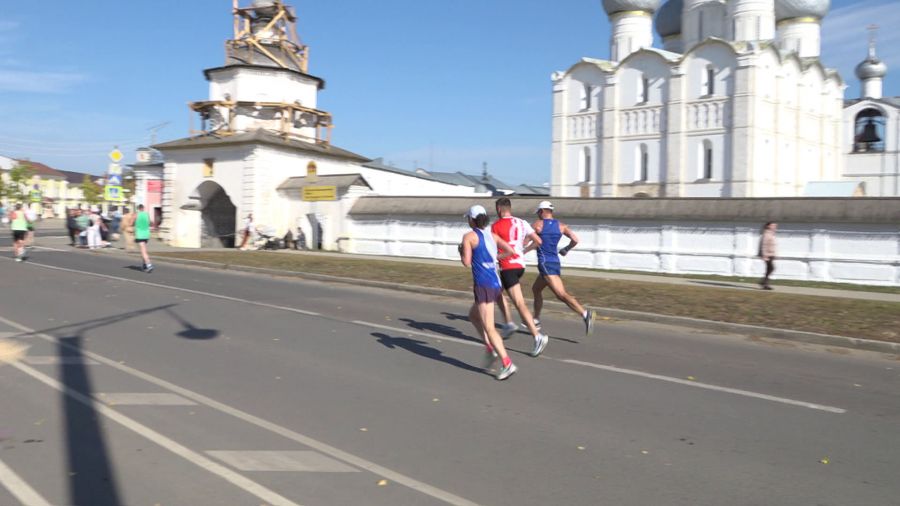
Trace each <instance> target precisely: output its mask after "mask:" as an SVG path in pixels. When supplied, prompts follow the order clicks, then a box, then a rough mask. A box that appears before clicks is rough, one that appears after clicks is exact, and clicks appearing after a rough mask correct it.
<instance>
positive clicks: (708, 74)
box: [700, 65, 716, 97]
mask: <svg viewBox="0 0 900 506" xmlns="http://www.w3.org/2000/svg"><path fill="white" fill-rule="evenodd" d="M701 87H702V89H701V90H700V93H701V94H702V95H704V96H707V97H711V96H713V95H715V93H716V69H715V68H713V66H712V65H707V66H706V69H705V70H704V73H703V82H702V85H701Z"/></svg>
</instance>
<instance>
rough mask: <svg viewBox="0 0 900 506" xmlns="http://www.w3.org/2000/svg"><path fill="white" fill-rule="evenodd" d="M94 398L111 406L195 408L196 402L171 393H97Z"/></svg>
mask: <svg viewBox="0 0 900 506" xmlns="http://www.w3.org/2000/svg"><path fill="white" fill-rule="evenodd" d="M94 398H95V399H97V400H98V401H100V402H102V403H105V404H108V405H110V406H195V405H197V403H196V402H194V401H191V400H188V399H185V398H184V397H182V396H180V395H175V394H170V393H122V392H119V393H111V392H106V393H96V394H94Z"/></svg>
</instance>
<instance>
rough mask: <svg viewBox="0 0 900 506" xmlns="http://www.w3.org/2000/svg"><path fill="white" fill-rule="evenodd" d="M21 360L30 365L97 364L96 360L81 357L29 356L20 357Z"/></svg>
mask: <svg viewBox="0 0 900 506" xmlns="http://www.w3.org/2000/svg"><path fill="white" fill-rule="evenodd" d="M22 362H25V363H26V364H30V365H97V363H98V362H97V361H96V360H91V359H88V358H83V357H60V356H56V355H51V356H46V357H45V356H29V357H22Z"/></svg>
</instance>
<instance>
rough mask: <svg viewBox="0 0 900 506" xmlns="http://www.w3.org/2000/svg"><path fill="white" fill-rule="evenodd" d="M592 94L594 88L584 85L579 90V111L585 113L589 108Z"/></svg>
mask: <svg viewBox="0 0 900 506" xmlns="http://www.w3.org/2000/svg"><path fill="white" fill-rule="evenodd" d="M593 94H594V87H593V86H591V85H590V84H587V83H585V84H584V85H583V86H582V88H581V110H582V111H587V110H589V109H590V108H591V95H593Z"/></svg>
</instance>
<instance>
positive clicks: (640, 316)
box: [157, 257, 900, 353]
mask: <svg viewBox="0 0 900 506" xmlns="http://www.w3.org/2000/svg"><path fill="white" fill-rule="evenodd" d="M157 259H159V260H157V262H168V263H174V264H180V265H188V266H195V267H200V268H206V269H215V270H229V271H237V272H248V273H255V274H265V275H268V276H275V277H288V278H299V279H306V280H311V281H325V282H334V283H343V284H350V285H354V286H366V287H371V288H386V289H392V290H403V291H407V292H412V293H421V294H424V295H437V296H442V297H452V298H457V299H469V298H470V297H471V294H470V293H469V292H463V291H459V290H448V289H446V288H432V287H427V286H419V285H408V284H404V283H391V282H388V281H372V280H364V279H355V278H345V277H341V276H330V275H327V274H313V273H307V272H295V271H281V270H276V269H266V268H262V267H248V266H244V265H232V264H224V263H218V262H206V261H203V260H188V259H184V258H172V257H157ZM545 305H546V306H548V307H552V308H554V309H566V306H565V305H564V304H562V303H560V302H556V301H547V302H545ZM594 309H595V310H596V311H598V312H601V313H603V314H605V315H608V316H611V317H613V318H620V319H625V320H636V321H643V322H651V323H663V324H668V325H678V326H682V327H691V328H695V329H701V330H714V331H718V332H727V333H731V334H742V335H753V336H759V337H768V338H775V339H784V340H789V341H798V342H803V343H808V344H817V345H822V346H836V347H841V348H851V349H856V350H865V351H874V352H879V353H900V343H890V342H886V341H874V340H871V339H859V338H855V337H846V336H835V335H830V334H819V333H816V332H804V331H800V330H788V329H779V328H773V327H762V326H758V325H745V324H741V323H728V322H720V321H714V320H702V319H699V318H689V317H685V316H670V315H663V314H657V313H646V312H642V311H629V310H627V309H615V308H606V307H595V308H594Z"/></svg>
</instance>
